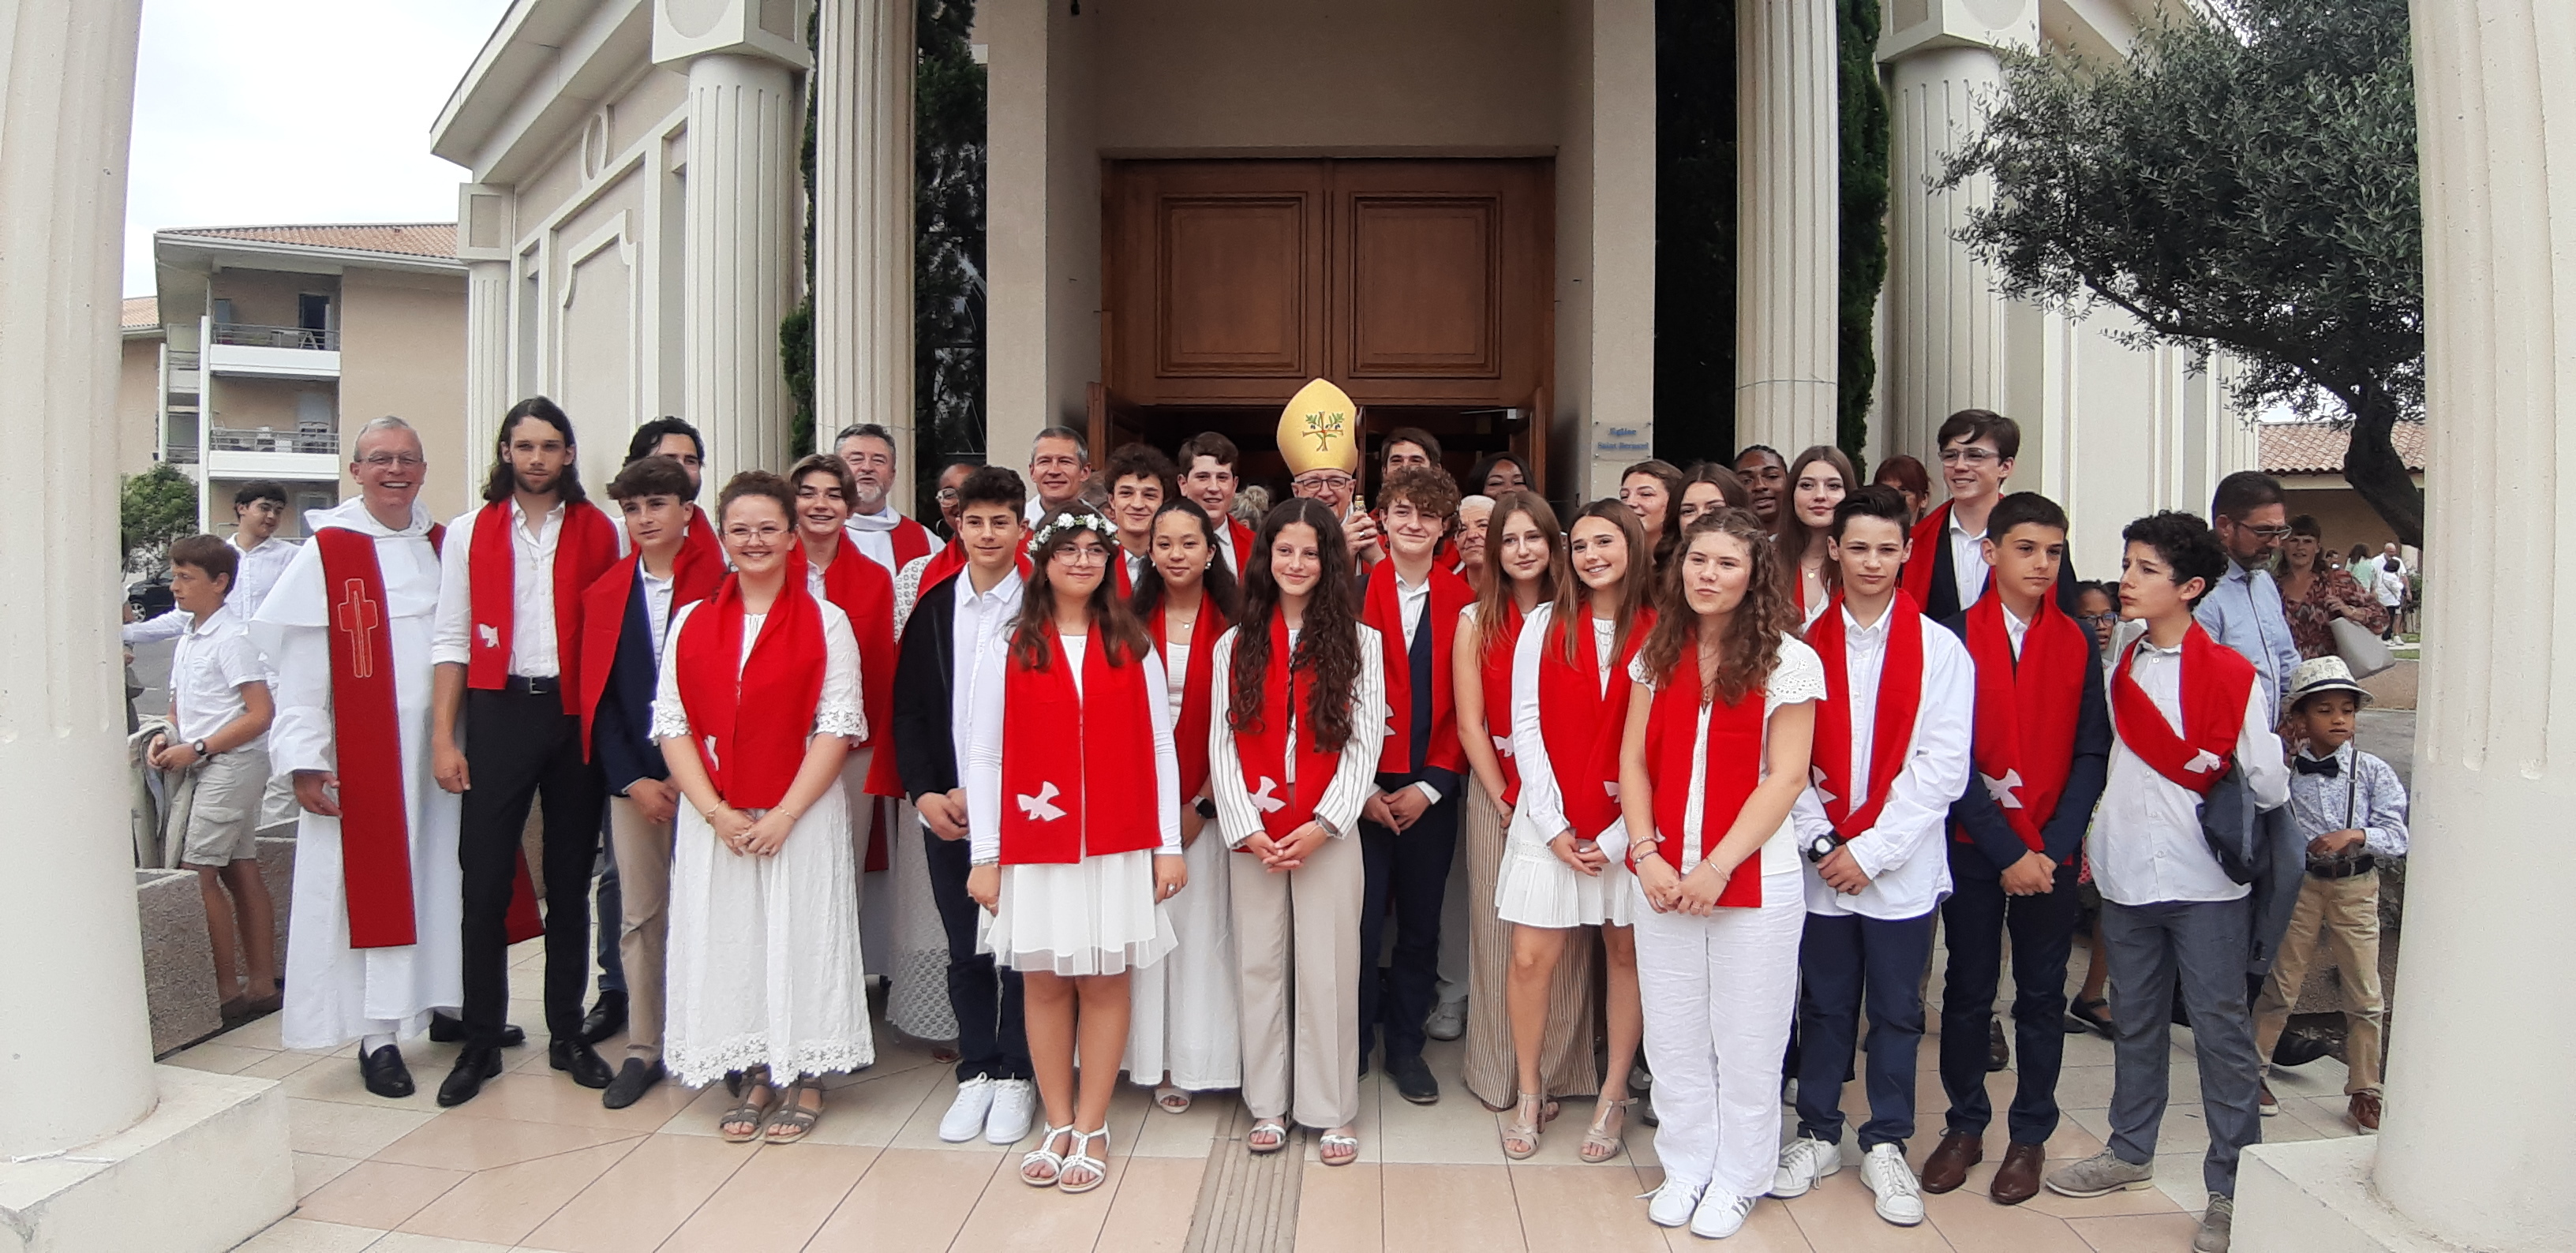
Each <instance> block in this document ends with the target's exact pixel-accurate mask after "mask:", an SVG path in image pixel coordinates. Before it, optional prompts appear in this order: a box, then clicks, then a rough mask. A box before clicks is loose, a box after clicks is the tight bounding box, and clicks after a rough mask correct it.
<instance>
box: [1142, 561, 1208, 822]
mask: <svg viewBox="0 0 2576 1253" xmlns="http://www.w3.org/2000/svg"><path fill="white" fill-rule="evenodd" d="M1165 608H1166V607H1165V606H1163V605H1156V606H1155V607H1154V617H1153V620H1152V621H1150V622H1148V623H1146V624H1145V625H1146V628H1147V629H1148V630H1149V631H1151V632H1152V633H1153V639H1154V651H1155V652H1156V653H1158V654H1159V653H1161V652H1162V651H1163V629H1164V612H1165ZM1223 634H1225V615H1224V614H1223V613H1221V612H1219V611H1218V610H1217V607H1216V598H1215V597H1212V596H1203V597H1201V598H1200V600H1199V620H1198V621H1197V622H1196V623H1195V624H1193V625H1192V626H1191V627H1190V659H1189V664H1188V667H1187V670H1186V672H1185V673H1182V674H1166V675H1165V676H1164V678H1165V680H1166V681H1168V682H1170V683H1171V684H1172V685H1173V686H1174V687H1177V688H1179V689H1181V716H1180V717H1178V718H1175V719H1173V720H1172V750H1173V752H1174V753H1175V754H1176V755H1177V756H1178V757H1179V758H1180V759H1181V803H1182V804H1184V805H1186V804H1188V803H1189V802H1190V798H1191V797H1194V796H1197V795H1198V794H1199V789H1201V788H1203V787H1206V786H1207V781H1208V721H1209V719H1210V718H1211V717H1212V716H1213V714H1212V709H1213V706H1214V704H1215V683H1216V668H1215V657H1214V654H1215V652H1216V641H1217V637H1218V636H1221V635H1223ZM1170 660H1171V659H1170V658H1169V657H1168V656H1167V657H1165V658H1164V661H1165V663H1166V664H1168V663H1169V662H1170Z"/></svg>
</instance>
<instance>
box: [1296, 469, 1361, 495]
mask: <svg viewBox="0 0 2576 1253" xmlns="http://www.w3.org/2000/svg"><path fill="white" fill-rule="evenodd" d="M1358 481H1359V480H1358V479H1355V478H1352V477H1351V476H1349V475H1347V474H1329V473H1328V474H1301V475H1298V476H1297V477H1296V478H1294V479H1291V480H1289V486H1291V487H1294V488H1296V489H1297V490H1298V491H1301V492H1338V491H1341V490H1342V489H1344V488H1347V487H1349V486H1350V485H1351V484H1353V483H1356V482H1358Z"/></svg>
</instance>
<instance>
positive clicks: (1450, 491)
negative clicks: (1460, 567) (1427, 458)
mask: <svg viewBox="0 0 2576 1253" xmlns="http://www.w3.org/2000/svg"><path fill="white" fill-rule="evenodd" d="M1399 500H1403V501H1410V502H1411V503H1412V505H1413V507H1414V508H1416V509H1419V510H1421V511H1422V512H1424V513H1427V514H1430V515H1431V516H1432V517H1435V518H1438V519H1440V520H1441V523H1442V527H1443V529H1444V530H1445V529H1446V528H1447V525H1448V524H1449V523H1452V522H1455V521H1456V520H1457V517H1458V480H1456V479H1453V478H1450V477H1449V472H1448V471H1447V470H1443V469H1441V468H1440V467H1438V466H1406V467H1404V468H1402V469H1399V470H1391V471H1388V472H1387V476H1386V485H1385V486H1384V487H1382V488H1380V489H1379V492H1378V508H1380V509H1384V508H1386V507H1387V506H1388V505H1391V504H1394V503H1395V502H1396V501H1399Z"/></svg>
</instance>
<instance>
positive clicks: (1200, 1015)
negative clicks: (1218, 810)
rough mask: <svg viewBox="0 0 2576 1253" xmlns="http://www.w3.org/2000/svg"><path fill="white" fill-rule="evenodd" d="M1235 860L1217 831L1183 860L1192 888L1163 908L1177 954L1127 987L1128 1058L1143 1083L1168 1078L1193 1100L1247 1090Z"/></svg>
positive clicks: (1131, 1072)
mask: <svg viewBox="0 0 2576 1253" xmlns="http://www.w3.org/2000/svg"><path fill="white" fill-rule="evenodd" d="M1234 856H1235V854H1234V853H1233V852H1231V851H1230V850H1228V849H1227V848H1226V846H1225V837H1224V836H1223V835H1221V834H1219V833H1218V831H1217V829H1216V824H1215V823H1209V824H1208V826H1207V829H1206V830H1205V831H1203V832H1201V833H1200V835H1199V839H1198V842H1197V843H1195V844H1192V845H1190V849H1189V852H1187V853H1185V854H1183V858H1184V860H1185V861H1186V862H1187V863H1188V865H1189V868H1190V882H1189V886H1187V887H1184V888H1182V889H1181V890H1180V893H1179V895H1176V896H1174V897H1173V898H1172V899H1171V900H1169V901H1166V902H1164V905H1163V908H1164V910H1165V912H1166V913H1168V914H1169V915H1170V916H1171V919H1172V929H1173V931H1174V933H1175V934H1177V935H1178V937H1179V941H1180V942H1179V946H1178V947H1176V948H1174V949H1173V950H1172V952H1171V954H1170V955H1169V956H1168V957H1166V958H1164V959H1163V960H1162V961H1159V962H1156V963H1154V964H1153V965H1151V966H1148V967H1146V968H1144V969H1142V970H1139V971H1137V972H1136V973H1135V975H1134V977H1133V978H1132V979H1130V980H1129V982H1128V985H1127V986H1128V992H1127V995H1128V1005H1129V1010H1128V1017H1127V1057H1126V1061H1125V1063H1124V1064H1123V1065H1122V1066H1121V1067H1120V1068H1121V1069H1123V1070H1125V1071H1126V1072H1127V1073H1128V1074H1129V1075H1131V1076H1133V1077H1134V1078H1135V1080H1136V1081H1137V1082H1138V1083H1154V1082H1157V1081H1159V1079H1160V1078H1161V1076H1163V1075H1164V1074H1167V1073H1168V1074H1169V1075H1171V1077H1172V1082H1173V1084H1174V1085H1176V1086H1179V1087H1183V1088H1187V1089H1189V1090H1190V1091H1193V1092H1210V1091H1215V1090H1217V1089H1220V1088H1239V1087H1242V1086H1243V1019H1242V1016H1241V1012H1240V1009H1239V1005H1240V1002H1241V999H1242V998H1241V995H1240V992H1241V985H1242V981H1243V975H1242V971H1241V970H1239V969H1238V968H1237V967H1236V965H1235V953H1234V889H1233V887H1232V885H1231V882H1230V878H1229V873H1230V871H1231V869H1232V862H1233V860H1234Z"/></svg>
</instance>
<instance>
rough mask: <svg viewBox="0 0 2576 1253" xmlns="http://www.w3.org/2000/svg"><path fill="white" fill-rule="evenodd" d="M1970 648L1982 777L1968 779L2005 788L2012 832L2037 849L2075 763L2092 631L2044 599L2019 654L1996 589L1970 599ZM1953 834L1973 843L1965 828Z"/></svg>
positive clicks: (2001, 794) (2000, 797)
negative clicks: (1974, 672) (1974, 671)
mask: <svg viewBox="0 0 2576 1253" xmlns="http://www.w3.org/2000/svg"><path fill="white" fill-rule="evenodd" d="M1967 625H1968V655H1969V656H1970V657H1972V658H1974V659H1975V660H1976V663H1977V721H1976V737H1975V740H1974V748H1973V750H1972V753H1971V756H1973V757H1974V759H1975V761H1976V767H1977V775H1978V777H1977V779H1976V780H1975V781H1974V782H1973V783H1971V785H1970V786H1976V787H1985V788H1989V789H1999V791H1998V794H1997V795H1996V798H1995V799H1996V801H1997V803H1998V807H1999V808H2001V809H2002V810H2003V814H2004V821H2005V822H2006V823H2008V824H2010V825H2011V827H2012V829H2013V834H2015V835H2018V836H2020V837H2021V842H2022V843H2023V844H2024V845H2026V846H2028V847H2029V849H2030V850H2031V851H2032V852H2034V853H2036V852H2040V851H2042V849H2043V848H2044V842H2043V841H2042V840H2041V838H2040V828H2041V826H2042V825H2043V824H2045V823H2046V822H2047V821H2048V819H2049V816H2050V815H2052V814H2054V813H2056V812H2057V798H2058V797H2059V796H2060V795H2062V794H2064V792H2065V791H2066V775H2067V772H2068V771H2069V770H2071V769H2073V767H2074V765H2075V723H2076V720H2077V718H2078V717H2079V716H2080V715H2081V714H2082V712H2083V708H2084V655H2085V653H2086V652H2087V651H2088V650H2090V649H2091V648H2092V647H2093V637H2092V636H2091V635H2089V634H2087V633H2086V632H2085V630H2084V628H2082V627H2080V626H2077V625H2075V620H2074V619H2073V618H2069V617H2067V616H2066V613H2065V611H2064V610H2061V609H2059V608H2058V607H2057V602H2056V598H2055V597H2052V596H2042V597H2040V598H2039V614H2038V616H2036V617H2034V618H2032V619H2031V623H2030V629H2029V630H2028V631H2027V632H2025V633H2024V634H2023V636H2022V644H2021V657H2020V658H2019V660H2018V661H2016V660H2015V659H2014V657H2013V651H2012V633H2011V628H2010V627H2009V626H2007V625H2006V624H2005V622H2004V602H2003V597H2002V596H2000V595H1998V594H1997V593H1996V592H1995V590H1994V588H1993V587H1991V586H1989V587H1988V588H1987V589H1986V595H1985V598H1984V599H1982V600H1979V601H1978V602H1977V603H1976V604H1975V605H1973V606H1970V607H1969V609H1968V615H1967ZM1954 838H1956V839H1957V840H1958V841H1959V842H1960V843H1962V844H1965V843H1968V835H1967V832H1966V831H1965V830H1959V831H1957V832H1956V834H1955V836H1954Z"/></svg>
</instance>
